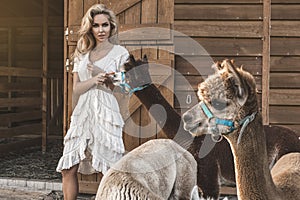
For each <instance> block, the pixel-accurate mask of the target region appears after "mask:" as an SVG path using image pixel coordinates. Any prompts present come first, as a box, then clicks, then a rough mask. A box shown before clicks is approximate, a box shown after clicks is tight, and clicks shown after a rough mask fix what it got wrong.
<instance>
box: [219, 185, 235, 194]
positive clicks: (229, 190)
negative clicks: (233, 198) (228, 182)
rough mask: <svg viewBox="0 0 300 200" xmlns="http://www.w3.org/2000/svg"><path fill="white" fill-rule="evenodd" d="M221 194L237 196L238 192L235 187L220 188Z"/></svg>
mask: <svg viewBox="0 0 300 200" xmlns="http://www.w3.org/2000/svg"><path fill="white" fill-rule="evenodd" d="M220 194H223V195H237V190H236V188H235V187H228V186H222V187H221V188H220Z"/></svg>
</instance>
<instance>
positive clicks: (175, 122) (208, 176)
mask: <svg viewBox="0 0 300 200" xmlns="http://www.w3.org/2000/svg"><path fill="white" fill-rule="evenodd" d="M137 67H138V68H137ZM125 70H126V71H127V72H126V76H127V80H128V82H129V85H130V86H131V87H132V88H137V87H140V86H144V85H148V87H146V88H144V89H143V90H141V91H136V92H135V93H134V94H135V95H136V96H137V97H138V98H139V100H140V101H141V102H142V104H143V105H144V106H145V107H146V108H147V109H148V110H149V111H150V113H151V115H152V116H153V117H154V119H155V120H156V122H157V123H158V124H159V126H160V127H161V128H162V129H163V131H164V133H165V134H166V135H167V137H168V138H171V139H174V140H175V141H176V142H178V143H179V144H180V145H182V146H184V140H189V139H190V138H185V139H182V138H184V137H187V136H186V135H188V132H187V131H185V130H184V129H183V125H182V123H181V116H180V115H179V114H178V113H177V112H176V111H175V110H174V108H173V107H172V106H171V105H170V104H169V103H168V101H166V99H165V98H164V97H163V95H162V94H161V93H160V91H159V90H158V88H157V87H156V86H155V85H154V84H152V80H151V77H150V75H149V70H148V61H147V58H146V57H145V56H144V58H143V60H137V61H136V60H135V59H134V57H133V56H130V60H129V62H128V63H127V64H126V65H125ZM149 97H152V98H149ZM155 104H160V105H162V106H163V107H164V109H165V110H166V113H167V118H166V121H165V123H164V124H163V122H164V120H163V119H162V118H161V115H159V112H153V110H151V109H150V108H151V106H152V105H155ZM264 130H265V132H266V133H267V136H268V137H267V147H268V158H269V165H270V168H272V166H273V165H274V163H275V162H276V161H277V160H278V159H279V158H280V157H281V156H282V155H284V154H286V153H289V152H300V144H299V140H298V136H297V135H296V133H295V132H293V131H292V130H291V129H288V128H286V127H280V126H264ZM175 135H176V137H175ZM174 137H175V138H174ZM204 138H205V136H204V135H201V136H198V137H195V138H192V143H191V144H190V146H189V148H188V151H189V152H191V153H192V155H194V158H195V160H196V161H197V168H198V170H197V184H198V186H199V188H200V190H201V193H202V196H203V197H204V198H208V197H211V198H213V199H218V197H219V177H223V178H224V179H226V180H227V182H230V183H232V184H234V183H235V173H234V164H233V155H232V153H231V150H230V146H229V143H228V142H227V141H226V140H221V141H220V142H218V143H215V142H214V141H212V140H209V139H210V138H206V141H205V142H207V143H210V144H212V145H215V146H214V148H213V149H212V150H211V152H210V153H208V154H207V155H206V156H205V157H202V158H201V157H200V156H199V151H200V149H201V146H202V144H203V141H204Z"/></svg>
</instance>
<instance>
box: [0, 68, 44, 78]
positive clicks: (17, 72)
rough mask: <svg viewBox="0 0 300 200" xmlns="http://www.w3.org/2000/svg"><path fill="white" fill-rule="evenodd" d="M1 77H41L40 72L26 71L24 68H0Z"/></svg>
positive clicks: (34, 70)
mask: <svg viewBox="0 0 300 200" xmlns="http://www.w3.org/2000/svg"><path fill="white" fill-rule="evenodd" d="M0 74H1V76H20V77H41V76H42V72H41V70H36V69H28V68H25V67H6V66H0Z"/></svg>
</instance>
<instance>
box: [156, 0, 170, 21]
mask: <svg viewBox="0 0 300 200" xmlns="http://www.w3.org/2000/svg"><path fill="white" fill-rule="evenodd" d="M157 4H158V5H157V6H158V13H157V19H158V23H170V24H173V23H174V0H158V1H157Z"/></svg>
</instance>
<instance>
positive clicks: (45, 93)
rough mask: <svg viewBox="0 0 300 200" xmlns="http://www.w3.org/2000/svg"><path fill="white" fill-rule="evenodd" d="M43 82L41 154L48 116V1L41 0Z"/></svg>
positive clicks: (45, 142)
mask: <svg viewBox="0 0 300 200" xmlns="http://www.w3.org/2000/svg"><path fill="white" fill-rule="evenodd" d="M42 70H43V76H42V78H43V80H42V152H46V150H47V135H48V132H47V127H48V121H49V120H48V115H49V113H48V112H49V109H48V108H49V98H50V96H48V94H49V90H48V80H47V76H46V75H47V74H48V0H43V65H42Z"/></svg>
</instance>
